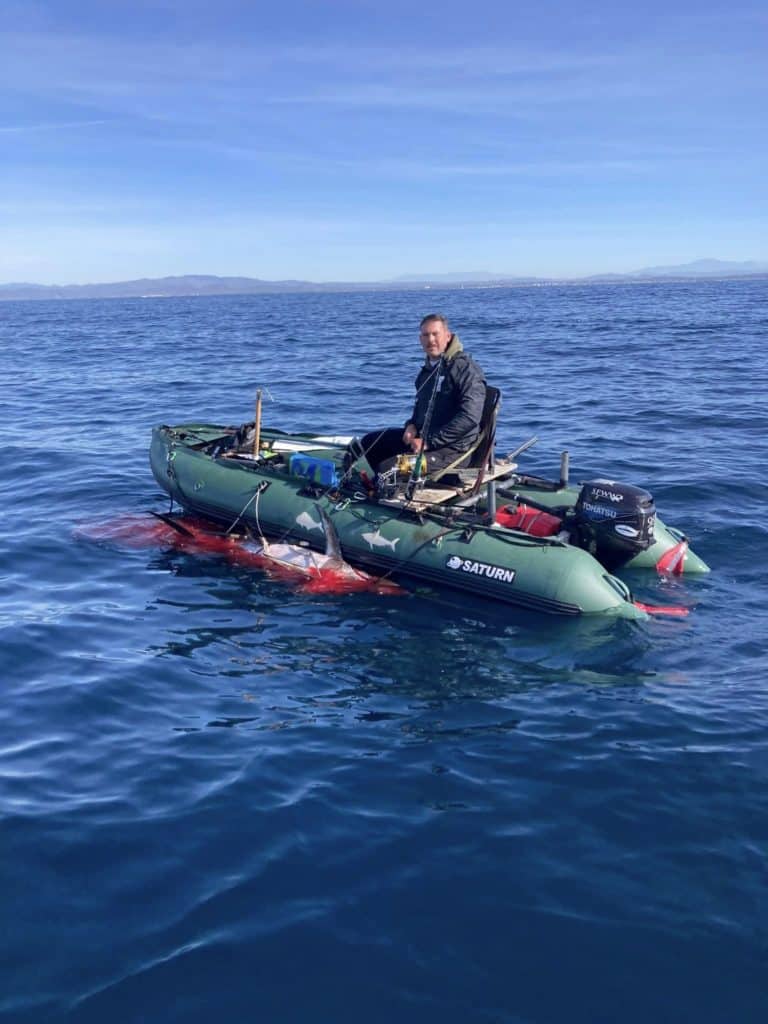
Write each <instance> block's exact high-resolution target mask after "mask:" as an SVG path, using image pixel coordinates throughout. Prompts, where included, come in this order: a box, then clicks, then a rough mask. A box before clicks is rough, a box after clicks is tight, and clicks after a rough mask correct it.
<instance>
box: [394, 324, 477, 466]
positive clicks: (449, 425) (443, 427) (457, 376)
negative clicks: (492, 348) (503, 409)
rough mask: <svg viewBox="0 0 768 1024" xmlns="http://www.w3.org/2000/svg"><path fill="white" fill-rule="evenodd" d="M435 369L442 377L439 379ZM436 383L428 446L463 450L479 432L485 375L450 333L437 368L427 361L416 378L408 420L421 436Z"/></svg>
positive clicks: (472, 441) (430, 448)
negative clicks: (412, 403) (411, 411)
mask: <svg viewBox="0 0 768 1024" xmlns="http://www.w3.org/2000/svg"><path fill="white" fill-rule="evenodd" d="M436 372H437V373H438V374H439V377H440V378H441V379H440V381H439V383H438V382H437V378H436V376H435V374H436ZM436 383H437V392H436V394H435V401H434V404H433V406H432V415H431V417H430V421H429V424H428V427H427V436H426V438H425V441H426V445H427V449H428V450H434V449H435V448H452V449H454V450H455V451H457V452H464V451H466V450H467V449H468V448H470V447H471V446H472V445H473V444H474V443H475V441H476V440H477V435H478V434H479V433H480V420H481V418H482V415H483V404H484V402H485V378H484V376H483V371H482V370H481V369H480V367H479V366H478V365H477V363H476V362H475V361H474V360H473V359H472V357H471V356H470V355H468V353H466V352H465V351H464V349H463V346H462V344H461V342H460V341H459V339H458V336H457V335H455V334H452V335H451V340H450V342H449V343H448V347H447V348H446V350H445V352H444V353H443V359H442V363H440V364H438V368H437V370H436V368H435V367H432V366H430V365H429V362H426V363H425V364H424V366H422V368H421V370H420V372H419V375H418V377H417V378H416V402H415V404H414V407H413V414H412V415H411V418H410V420H409V421H408V422H409V423H413V424H415V426H416V428H417V430H418V431H419V433H420V434H421V435H422V436H423V433H424V422H425V419H426V416H427V409H428V408H429V401H430V398H431V396H432V391H433V388H434V387H435V385H436Z"/></svg>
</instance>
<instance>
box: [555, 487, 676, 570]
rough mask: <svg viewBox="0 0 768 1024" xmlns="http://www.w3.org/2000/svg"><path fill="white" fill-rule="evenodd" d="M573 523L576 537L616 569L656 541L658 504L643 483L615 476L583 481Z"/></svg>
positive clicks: (609, 566)
mask: <svg viewBox="0 0 768 1024" xmlns="http://www.w3.org/2000/svg"><path fill="white" fill-rule="evenodd" d="M573 517H574V518H573V521H572V523H571V524H569V528H570V530H571V535H572V537H573V539H574V541H575V542H576V543H577V544H578V545H579V546H580V547H582V548H586V550H587V551H589V552H590V554H592V555H594V556H595V558H596V559H597V560H598V562H600V564H601V565H604V566H605V567H606V569H608V570H613V569H617V568H619V567H620V566H622V565H624V564H625V563H627V562H628V561H629V560H630V559H631V558H633V557H634V556H635V555H637V554H639V553H640V552H641V551H645V550H646V549H647V548H649V547H650V546H651V544H653V541H654V536H653V524H654V521H655V519H656V507H655V505H654V503H653V497H652V496H651V495H650V494H649V493H648V491H644V490H643V489H642V488H640V487H633V486H632V484H621V483H616V482H615V481H613V480H589V481H587V483H585V484H583V485H582V488H581V491H580V493H579V497H578V499H577V501H576V505H575V507H574V510H573Z"/></svg>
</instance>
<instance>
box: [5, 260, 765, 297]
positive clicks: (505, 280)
mask: <svg viewBox="0 0 768 1024" xmlns="http://www.w3.org/2000/svg"><path fill="white" fill-rule="evenodd" d="M760 276H768V262H766V263H762V262H756V261H754V260H744V261H732V260H714V259H703V260H694V261H693V262H692V263H682V264H679V265H677V266H660V267H646V268H645V269H643V270H635V271H632V272H631V273H628V274H593V275H591V276H590V277H582V278H554V277H553V278H547V277H515V276H512V275H509V274H494V273H490V272H486V271H477V270H476V271H467V272H464V273H458V272H457V273H450V274H445V273H440V274H402V275H400V276H399V277H396V278H392V279H391V280H389V281H369V282H343V281H339V282H327V283H318V282H313V281H291V280H288V281H263V280H260V279H259V278H256V277H216V276H215V275H213V274H199V275H198V274H186V275H183V276H181V277H159V278H141V279H139V280H137V281H116V282H112V283H109V284H65V285H56V284H51V285H46V284H26V283H21V284H0V300H2V299H7V300H11V299H116V298H160V297H169V296H183V295H253V294H260V293H261V294H267V293H275V292H341V291H344V292H349V291H357V292H363V291H384V290H398V289H403V288H432V287H435V288H473V287H474V288H478V287H505V288H511V287H524V286H526V285H556V284H563V285H566V284H569V285H573V284H601V283H602V284H609V283H620V282H622V281H624V282H630V281H654V280H655V281H664V280H691V279H706V278H711V279H723V278H733V277H760Z"/></svg>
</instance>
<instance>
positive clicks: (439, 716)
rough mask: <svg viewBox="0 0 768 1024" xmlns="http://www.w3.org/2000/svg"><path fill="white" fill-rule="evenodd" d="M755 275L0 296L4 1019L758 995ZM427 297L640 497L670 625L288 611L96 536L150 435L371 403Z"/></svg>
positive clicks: (466, 1010)
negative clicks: (680, 608)
mask: <svg viewBox="0 0 768 1024" xmlns="http://www.w3.org/2000/svg"><path fill="white" fill-rule="evenodd" d="M767 298H768V296H767V295H766V284H765V282H759V281H753V282H749V281H730V282H695V283H691V284H682V283H671V284H633V285H612V286H596V285H595V286H589V287H587V286H584V287H582V286H563V287H543V288H528V289H527V288H520V289H474V288H473V289H469V288H468V289H463V290H462V289H459V290H450V291H443V292H441V291H437V290H431V291H426V290H411V291H401V292H371V293H350V294H308V295H295V294H294V295H267V296H241V297H222V298H218V297H217V298H204V297H191V298H186V299H160V298H155V299H152V298H147V299H136V300H111V301H69V302H66V301H65V302H54V301H44V302H28V303H10V302H6V303H2V304H0V347H1V351H2V357H1V358H2V367H3V379H4V380H5V385H4V387H3V390H2V397H1V398H0V401H2V408H3V422H4V423H5V424H6V439H5V442H4V444H3V446H2V460H1V461H0V488H1V491H2V496H3V497H2V510H3V530H2V535H1V536H0V629H1V631H2V632H1V636H2V653H1V657H2V662H1V663H0V664H1V665H2V682H3V691H4V692H3V701H2V703H1V704H0V884H1V886H2V888H1V889H0V892H1V893H2V903H1V906H2V911H1V913H2V928H1V929H0V1020H2V1021H3V1022H5V1021H9V1022H10V1021H13V1022H16V1021H18V1022H24V1024H29V1022H38V1021H49V1020H50V1021H68V1022H69V1021H72V1022H81V1021H82V1022H91V1021H92V1022H99V1024H104V1022H109V1024H128V1022H131V1024H133V1022H137V1024H138V1022H148V1024H156V1022H163V1024H175V1022H179V1024H195V1022H198V1021H199V1022H206V1024H208V1022H210V1021H212V1020H214V1021H220V1022H226V1024H231V1022H241V1021H243V1022H246V1021H248V1022H250V1021H268V1022H272V1021H274V1022H279V1024H294V1022H296V1024H299V1022H301V1024H304V1022H311V1024H326V1022H327V1024H345V1022H354V1024H360V1022H366V1024H379V1022H382V1024H384V1022H395V1021H397V1022H399V1024H410V1022H414V1024H416V1022H419V1024H423V1022H425V1021H439V1022H441V1024H451V1022H456V1024H559V1022H562V1021H568V1022H569V1024H581V1022H583V1024H602V1022H605V1024H608V1022H615V1021H618V1020H620V1021H622V1024H647V1022H649V1021H654V1022H681V1021H689V1020H691V1021H695V1022H697V1024H709V1022H712V1024H751V1022H758V1021H759V1022H762V1021H764V1020H765V1019H766V1014H767V1013H768V964H767V959H766V958H767V955H768V861H767V860H766V853H767V852H768V742H767V737H768V629H767V628H766V621H767V617H766V607H768V583H767V582H766V554H767V553H768V515H767V514H766V509H767V507H768V485H767V484H766V472H767V469H768V459H767V458H766V455H767V452H766V447H767V446H766V437H767V436H768V402H766V396H767V395H768V355H766V344H765V342H766V333H767V332H766V328H768V303H767V302H766V299H767ZM433 309H440V310H442V311H443V312H445V313H447V314H448V315H449V316H450V318H451V321H452V326H453V327H454V329H455V330H456V331H457V332H458V333H459V335H460V336H461V338H462V340H463V341H464V344H465V346H466V347H467V348H468V349H469V350H470V351H471V352H472V353H473V355H474V356H475V357H476V358H477V360H478V361H479V362H480V363H481V365H482V366H483V367H484V369H485V371H486V373H487V376H488V378H489V380H490V381H491V382H492V383H494V384H496V385H497V386H499V387H500V388H501V389H502V391H503V394H504V405H503V409H502V413H501V418H500V435H499V445H498V450H499V452H500V453H502V454H503V453H505V452H507V451H510V450H511V449H513V448H515V447H516V446H517V445H518V444H519V443H520V442H522V441H523V440H525V439H526V438H527V437H529V436H531V435H533V434H537V435H538V436H539V438H540V441H539V443H538V445H537V446H535V447H534V448H532V449H531V450H530V451H529V452H527V453H526V454H525V455H524V456H523V457H522V462H521V465H522V467H523V468H524V469H525V470H527V471H530V472H537V473H542V474H544V475H557V472H558V467H559V455H560V452H561V451H562V450H563V449H567V450H568V451H569V452H570V455H571V476H572V479H574V480H579V479H588V478H590V477H594V476H597V475H602V476H608V477H610V478H613V479H618V480H624V481H627V482H629V483H634V484H639V485H641V486H644V487H647V488H648V489H649V490H650V491H651V492H652V493H653V495H654V497H655V499H656V503H657V506H658V508H659V510H660V514H661V515H662V517H663V518H664V520H665V521H666V522H667V523H670V524H672V525H675V526H677V527H679V528H680V529H682V530H683V531H685V533H686V534H687V535H689V536H690V537H691V538H692V542H693V548H694V550H695V551H696V552H697V553H698V554H699V555H701V557H703V558H704V559H705V561H706V562H707V563H708V564H709V565H710V566H711V567H712V570H713V571H712V573H711V574H709V575H707V576H698V577H691V576H684V577H681V578H676V579H674V580H669V579H662V578H659V577H657V576H655V574H647V573H646V574H642V573H635V574H628V576H627V577H626V578H627V582H629V584H630V586H631V587H632V588H633V590H634V592H635V594H636V596H638V597H639V598H641V599H642V600H647V601H650V602H652V603H661V604H663V603H679V604H685V605H687V606H688V607H690V608H691V609H692V611H691V614H690V616H689V617H688V618H687V619H651V620H649V621H647V622H639V623H635V622H623V621H619V622H616V621H611V620H604V619H601V618H582V619H579V620H569V619H561V618H557V617H549V616H537V615H534V614H532V613H524V612H518V611H515V610H514V609H511V608H495V607H489V606H487V605H479V604H478V605H473V604H472V601H471V599H468V598H467V597H466V596H463V597H459V598H457V597H456V596H455V595H451V594H449V593H445V594H437V593H435V594H432V595H430V594H424V593H418V594H410V595H408V596H398V597H392V596H387V597H385V596H381V595H376V594H349V595H345V596H342V595H309V594H306V593H302V592H301V591H299V590H297V589H295V588H292V587H291V586H290V585H288V584H287V583H286V582H285V581H280V580H276V579H272V578H269V577H268V576H266V575H264V574H260V573H258V572H254V571H247V570H245V569H243V568H242V567H240V568H238V567H236V566H233V565H231V564H229V563H226V562H224V561H222V560H221V559H217V558H216V557H215V556H210V557H201V556H199V555H198V556H195V555H192V554H191V553H189V552H182V551H178V550H169V549H168V548H164V547H162V546H149V547H147V546H141V545H131V544H129V543H123V542H121V541H119V540H116V539H115V538H114V537H111V536H110V533H109V527H110V525H111V524H120V523H124V524H125V523H128V524H130V523H132V522H135V523H136V524H138V525H137V530H139V529H140V524H141V522H142V521H143V520H147V521H149V520H151V517H150V516H149V515H148V510H151V509H154V510H160V511H163V510H165V509H166V508H167V498H166V497H165V496H164V495H163V494H162V493H161V492H160V491H159V489H158V487H157V485H156V484H155V482H154V480H153V479H152V476H151V473H150V471H149V466H148V459H147V451H148V444H149V437H150V430H151V428H152V426H153V425H154V424H157V423H173V422H181V421H184V420H197V421H201V420H202V421H209V422H214V423H229V424H237V423H241V422H243V421H245V420H247V419H251V418H252V417H253V409H254V397H255V392H256V388H257V387H262V388H264V389H265V411H264V416H265V422H266V424H267V425H269V426H277V427H281V428H284V429H308V430H315V429H316V430H319V431H333V432H340V433H358V434H359V433H362V432H363V431H364V430H367V429H373V428H375V427H379V426H384V425H388V424H398V423H400V422H403V421H404V419H405V417H406V415H407V413H408V412H409V410H410V404H411V398H412V393H413V380H414V378H415V376H416V372H417V370H418V366H419V363H420V356H421V352H420V349H419V346H418V340H417V324H418V321H419V319H420V318H421V316H422V315H424V314H425V313H427V312H431V311H432V310H433Z"/></svg>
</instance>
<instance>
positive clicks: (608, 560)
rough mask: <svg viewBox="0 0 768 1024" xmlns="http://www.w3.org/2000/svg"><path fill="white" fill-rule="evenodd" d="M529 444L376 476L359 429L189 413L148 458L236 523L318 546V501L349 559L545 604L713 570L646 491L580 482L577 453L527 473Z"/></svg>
mask: <svg viewBox="0 0 768 1024" xmlns="http://www.w3.org/2000/svg"><path fill="white" fill-rule="evenodd" d="M524 447H526V446H522V448H524ZM522 448H521V449H519V450H518V452H515V453H512V455H511V456H510V457H509V458H507V459H506V460H498V461H496V460H495V459H494V453H493V444H492V441H491V443H490V445H489V446H486V448H485V450H484V453H483V454H482V456H481V457H480V458H475V459H474V461H475V462H476V463H479V464H476V465H474V466H470V467H469V468H466V469H461V470H458V471H456V472H453V473H450V472H448V473H446V474H445V475H444V476H443V477H441V478H440V479H439V480H431V479H429V478H428V479H426V480H425V479H423V478H421V477H420V469H421V467H420V466H419V465H418V464H417V463H418V461H419V460H416V459H415V457H413V456H411V457H402V458H401V459H399V460H394V463H393V465H391V466H390V467H389V468H388V469H387V470H386V471H385V472H383V473H382V472H381V471H380V472H379V474H378V475H377V476H375V475H374V474H373V472H372V470H371V468H370V466H369V465H368V464H367V462H366V461H365V458H364V453H363V452H362V451H361V450H360V448H359V443H358V442H357V441H356V439H350V438H339V437H328V436H320V435H313V434H308V433H298V434H289V433H285V432H283V431H280V430H270V429H263V430H262V429H260V428H258V429H257V428H255V427H254V425H253V424H246V425H245V426H243V427H223V426H216V425H212V424H203V423H187V424H182V425H179V426H158V427H155V429H154V430H153V434H152V444H151V450H150V464H151V467H152V472H153V474H154V477H155V479H156V480H157V482H158V484H159V485H160V486H161V487H162V488H163V489H164V490H165V491H166V492H167V493H168V494H169V495H170V497H171V499H172V500H173V502H176V503H178V505H179V506H180V507H181V508H182V509H183V510H184V511H185V512H187V513H193V514H195V515H198V516H202V517H204V518H206V519H208V520H213V521H214V522H216V523H217V524H220V525H221V526H224V527H225V528H226V529H228V530H233V531H241V532H248V533H251V534H253V535H260V536H263V537H266V538H269V539H275V538H279V539H280V540H281V541H284V542H288V543H294V544H302V545H306V546H309V547H310V548H313V549H316V550H319V551H322V550H323V549H324V546H325V534H324V528H323V523H322V521H321V516H320V514H319V509H318V506H319V507H320V508H322V509H323V510H324V511H325V512H326V513H327V515H328V517H329V518H330V520H331V522H332V524H333V526H334V527H335V530H336V533H337V534H338V538H339V541H340V544H341V551H342V554H343V556H344V558H345V559H346V561H348V562H349V563H350V564H351V565H353V566H356V567H359V568H361V569H363V570H365V571H367V572H370V573H373V574H376V575H386V576H387V577H388V578H391V579H394V580H396V581H398V582H401V583H403V584H405V585H406V586H407V585H408V583H409V582H411V583H412V584H413V583H415V584H417V585H423V584H428V585H429V586H432V587H436V588H451V589H453V590H456V591H463V592H465V593H466V594H467V595H468V596H469V595H472V596H477V597H481V598H484V599H490V600H492V601H498V602H503V603H505V604H509V605H515V606H518V607H521V608H527V609H532V610H536V611H541V612H549V613H556V614H561V615H596V614H597V615H612V616H618V617H622V618H629V619H638V618H645V617H646V616H647V614H648V612H649V611H653V610H655V609H650V608H649V607H648V606H646V605H642V604H640V603H639V602H635V601H634V600H633V598H632V595H631V593H630V591H629V589H628V587H627V586H626V584H625V583H624V582H623V581H622V580H621V579H619V578H618V577H617V576H616V575H615V573H616V572H617V571H620V570H622V569H641V568H647V569H651V570H657V571H659V572H665V573H681V572H686V573H704V572H708V571H709V570H708V567H707V566H706V564H705V563H704V562H703V561H702V560H701V559H700V558H698V557H697V556H696V555H695V554H694V553H693V552H692V551H691V550H689V548H688V543H687V539H686V538H685V537H684V536H683V535H682V534H681V533H680V532H679V531H676V530H674V529H672V528H671V527H667V526H665V525H664V524H663V523H662V522H661V521H660V520H659V519H658V517H657V516H656V511H655V507H654V503H653V498H652V497H651V495H650V494H649V493H648V492H647V491H645V490H642V489H641V488H638V487H634V486H630V485H627V484H621V483H617V482H615V481H610V480H590V481H587V482H585V483H582V484H580V485H578V486H575V487H574V486H570V485H569V484H568V480H567V477H568V472H567V457H564V460H563V464H562V466H561V474H560V479H559V480H556V481H547V480H545V479H541V478H538V477H533V476H529V475H526V474H523V473H519V472H518V467H517V464H516V462H515V461H514V459H515V458H516V457H517V455H518V454H519V453H520V451H521V450H522ZM380 470H381V467H380Z"/></svg>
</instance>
